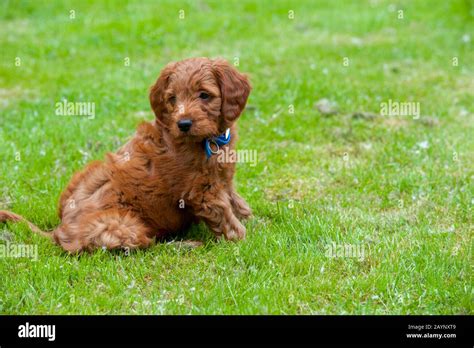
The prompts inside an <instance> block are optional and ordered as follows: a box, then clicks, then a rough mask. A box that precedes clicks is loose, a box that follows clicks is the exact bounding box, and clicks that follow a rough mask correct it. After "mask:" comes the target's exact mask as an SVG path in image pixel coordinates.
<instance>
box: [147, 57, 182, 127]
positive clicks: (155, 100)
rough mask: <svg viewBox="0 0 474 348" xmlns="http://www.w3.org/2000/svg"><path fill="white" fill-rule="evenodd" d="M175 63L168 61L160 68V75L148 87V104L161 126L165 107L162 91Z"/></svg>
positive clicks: (166, 85)
mask: <svg viewBox="0 0 474 348" xmlns="http://www.w3.org/2000/svg"><path fill="white" fill-rule="evenodd" d="M175 65H176V63H169V64H168V65H166V66H165V67H164V68H163V70H161V73H160V76H159V77H158V79H157V80H156V82H155V84H154V85H153V86H151V88H150V105H151V108H152V110H153V112H154V113H155V116H156V120H157V121H158V122H159V123H160V124H161V125H162V126H163V125H164V119H163V111H164V109H165V100H164V92H165V90H166V88H167V87H168V80H169V78H170V76H171V74H172V73H173V71H174V68H175Z"/></svg>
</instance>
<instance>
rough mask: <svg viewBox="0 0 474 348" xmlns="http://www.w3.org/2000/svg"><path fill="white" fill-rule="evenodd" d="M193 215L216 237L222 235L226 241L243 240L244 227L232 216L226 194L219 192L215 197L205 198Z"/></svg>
mask: <svg viewBox="0 0 474 348" xmlns="http://www.w3.org/2000/svg"><path fill="white" fill-rule="evenodd" d="M195 213H196V216H198V217H200V218H202V219H203V220H204V221H205V222H206V224H207V225H208V226H209V228H210V229H211V230H212V231H213V232H214V233H215V234H216V236H221V235H224V237H225V238H226V239H228V240H239V239H244V238H245V234H246V230H245V226H244V225H242V224H241V223H240V221H239V219H237V217H236V216H235V215H234V212H233V210H232V204H231V202H230V197H229V195H228V194H227V193H225V192H222V191H221V193H220V194H218V195H215V196H214V195H213V196H210V195H208V196H205V197H204V199H203V200H202V203H201V204H200V205H199V207H198V208H197V209H196V212H195Z"/></svg>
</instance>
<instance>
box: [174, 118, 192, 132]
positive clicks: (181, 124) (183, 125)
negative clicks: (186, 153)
mask: <svg viewBox="0 0 474 348" xmlns="http://www.w3.org/2000/svg"><path fill="white" fill-rule="evenodd" d="M192 125H193V121H192V120H179V121H178V128H179V129H180V130H181V131H182V132H187V131H188V130H189V129H190V128H191V126H192Z"/></svg>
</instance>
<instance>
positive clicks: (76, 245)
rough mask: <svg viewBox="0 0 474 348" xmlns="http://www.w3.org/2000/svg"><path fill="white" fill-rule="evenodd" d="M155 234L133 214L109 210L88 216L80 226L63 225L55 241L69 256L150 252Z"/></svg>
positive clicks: (57, 231) (57, 230)
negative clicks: (99, 251) (94, 252)
mask: <svg viewBox="0 0 474 348" xmlns="http://www.w3.org/2000/svg"><path fill="white" fill-rule="evenodd" d="M153 236H154V233H153V232H152V230H151V229H150V228H149V227H148V226H146V224H144V223H143V221H142V220H141V219H140V218H139V217H138V216H136V215H135V214H134V213H133V212H130V211H121V210H117V209H110V210H106V211H101V212H97V213H93V214H88V215H85V216H83V217H82V218H81V221H80V222H79V223H78V224H69V225H66V224H64V225H61V226H60V227H59V228H58V229H56V230H55V231H54V239H55V241H56V242H57V243H58V244H59V245H61V246H62V247H63V249H65V250H67V251H69V252H70V253H76V252H80V251H92V250H95V249H99V248H105V249H109V250H111V249H120V248H121V249H137V248H147V247H149V246H150V245H151V244H153V241H154V239H153Z"/></svg>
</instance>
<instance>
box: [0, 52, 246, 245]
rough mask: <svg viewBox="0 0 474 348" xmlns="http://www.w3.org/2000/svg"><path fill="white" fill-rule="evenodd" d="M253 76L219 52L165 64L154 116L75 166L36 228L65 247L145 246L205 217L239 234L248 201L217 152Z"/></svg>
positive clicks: (154, 95) (6, 216)
mask: <svg viewBox="0 0 474 348" xmlns="http://www.w3.org/2000/svg"><path fill="white" fill-rule="evenodd" d="M250 90H251V86H250V84H249V81H248V79H247V77H246V76H245V75H243V74H241V73H239V72H238V71H237V70H236V69H235V68H234V67H232V66H231V65H230V64H228V63H227V62H226V61H225V60H221V59H216V60H211V59H208V58H191V59H186V60H183V61H180V62H176V63H170V64H168V65H167V66H166V67H165V68H164V69H163V70H162V71H161V74H160V76H159V77H158V80H157V81H156V83H155V84H154V85H153V86H152V87H151V89H150V96H149V97H150V104H151V108H152V109H153V112H154V114H155V120H154V121H153V122H149V123H142V124H140V125H139V126H138V128H137V132H136V134H135V136H134V137H133V138H132V139H131V140H130V141H129V142H128V143H126V144H125V145H124V146H123V147H122V148H120V149H119V150H118V151H117V152H116V153H108V154H107V155H106V159H105V161H103V162H102V161H96V162H93V163H90V164H89V165H88V166H87V167H86V168H85V169H84V170H82V171H81V172H78V173H76V174H75V175H74V176H73V178H72V180H71V182H70V183H69V185H68V186H67V187H66V189H65V190H64V192H63V193H62V194H61V197H60V200H59V217H60V219H61V224H60V225H59V226H58V227H57V228H56V229H55V230H53V231H52V232H51V233H46V232H42V231H41V230H40V229H39V228H38V227H36V226H35V225H33V224H32V223H30V222H28V221H26V220H25V219H24V218H23V217H21V216H19V215H17V214H14V213H11V212H7V211H0V221H7V220H12V221H22V220H23V221H26V222H27V223H28V224H29V226H30V228H31V229H32V230H34V231H36V232H39V233H42V234H45V235H48V236H50V237H51V238H52V239H53V240H54V241H55V242H56V243H57V244H58V245H60V246H61V247H62V248H63V249H64V250H66V251H68V252H70V253H77V252H81V251H91V250H94V249H97V248H107V249H116V248H146V247H148V246H150V245H151V244H152V243H153V241H154V239H155V238H161V237H164V236H166V235H169V234H173V233H176V232H178V231H181V230H183V229H186V228H187V227H189V226H190V225H191V224H192V223H196V222H199V221H204V222H205V223H206V224H207V226H209V228H210V229H211V230H212V231H213V232H214V234H215V235H216V236H219V237H220V236H223V237H225V238H226V239H228V240H239V239H243V238H244V237H245V233H246V231H245V227H244V226H243V225H242V223H241V222H240V220H242V219H246V218H249V217H250V216H251V210H250V208H249V206H248V205H247V203H246V202H245V201H244V200H243V199H242V197H240V196H239V195H238V194H237V192H236V191H235V188H234V186H233V183H232V180H233V176H234V172H235V163H220V161H218V159H217V158H218V156H217V155H216V153H217V152H218V151H222V150H221V148H224V147H226V146H227V147H229V149H233V148H234V146H235V142H236V139H237V127H236V120H237V119H238V118H239V116H240V114H241V113H242V111H243V109H244V107H245V104H246V102H247V98H248V96H249V93H250Z"/></svg>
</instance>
